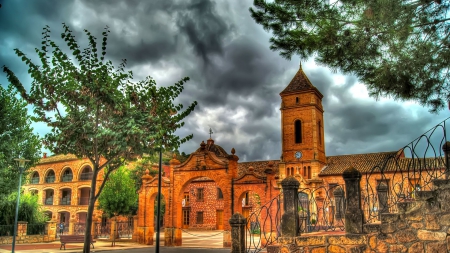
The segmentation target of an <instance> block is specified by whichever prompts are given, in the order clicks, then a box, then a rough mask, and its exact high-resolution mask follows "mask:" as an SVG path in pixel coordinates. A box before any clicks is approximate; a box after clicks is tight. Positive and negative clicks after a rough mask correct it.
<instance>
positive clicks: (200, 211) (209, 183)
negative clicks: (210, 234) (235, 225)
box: [180, 177, 224, 230]
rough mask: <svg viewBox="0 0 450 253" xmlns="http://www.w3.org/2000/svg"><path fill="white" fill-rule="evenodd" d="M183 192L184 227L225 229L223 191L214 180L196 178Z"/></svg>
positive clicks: (182, 219)
mask: <svg viewBox="0 0 450 253" xmlns="http://www.w3.org/2000/svg"><path fill="white" fill-rule="evenodd" d="M181 192H182V201H181V209H182V211H181V216H180V219H181V224H182V225H181V228H182V229H200V230H202V229H204V230H216V229H219V230H223V228H224V222H223V211H224V197H223V191H222V189H221V188H220V186H219V185H218V184H217V183H216V182H215V181H214V180H212V179H211V178H209V177H199V178H195V179H193V180H191V181H189V182H188V183H187V185H185V187H184V188H183V189H181Z"/></svg>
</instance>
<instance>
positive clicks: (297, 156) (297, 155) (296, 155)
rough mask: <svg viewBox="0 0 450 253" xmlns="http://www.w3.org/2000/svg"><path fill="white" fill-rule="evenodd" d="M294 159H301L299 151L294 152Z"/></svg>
mask: <svg viewBox="0 0 450 253" xmlns="http://www.w3.org/2000/svg"><path fill="white" fill-rule="evenodd" d="M295 158H297V159H300V158H302V152H300V151H297V152H295Z"/></svg>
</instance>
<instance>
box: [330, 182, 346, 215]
mask: <svg viewBox="0 0 450 253" xmlns="http://www.w3.org/2000/svg"><path fill="white" fill-rule="evenodd" d="M333 195H334V201H335V206H336V215H335V218H336V220H341V219H343V218H344V213H345V206H344V190H342V188H341V187H337V188H336V189H335V190H334V191H333Z"/></svg>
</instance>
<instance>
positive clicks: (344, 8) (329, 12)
mask: <svg viewBox="0 0 450 253" xmlns="http://www.w3.org/2000/svg"><path fill="white" fill-rule="evenodd" d="M449 6H450V1H449V0H434V1H433V0H417V1H409V0H408V1H387V0H336V1H330V0H275V1H270V2H266V1H265V0H254V8H250V12H251V15H252V17H253V19H254V20H255V21H256V22H257V23H258V24H261V25H262V26H263V27H264V29H266V30H268V31H271V32H272V33H273V37H272V38H271V39H270V42H271V47H270V48H271V49H272V50H276V51H280V54H281V55H282V56H283V57H285V58H287V59H290V58H291V57H292V55H294V54H298V55H300V57H301V58H308V57H311V56H314V58H315V60H316V62H318V63H320V64H323V65H326V66H328V67H330V68H331V69H333V70H338V69H339V70H341V71H342V72H344V73H350V74H354V75H356V76H357V77H358V78H359V79H360V80H361V81H362V82H364V83H365V84H366V86H367V88H368V90H369V92H370V95H371V96H374V97H375V98H379V97H380V96H392V97H393V98H395V99H400V100H414V101H417V102H419V103H420V104H422V105H425V106H429V107H430V108H431V111H432V112H437V111H439V110H441V109H443V108H444V106H445V104H446V103H447V102H448V101H450V87H449V85H450V82H449V75H450V73H449V66H450V37H449V35H450V16H449V15H448V9H449Z"/></svg>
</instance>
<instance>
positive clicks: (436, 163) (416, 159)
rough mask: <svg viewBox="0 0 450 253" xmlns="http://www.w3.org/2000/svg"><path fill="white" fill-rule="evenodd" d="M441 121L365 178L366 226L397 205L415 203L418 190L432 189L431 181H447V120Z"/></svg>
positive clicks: (381, 162) (376, 167)
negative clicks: (445, 179) (444, 179)
mask: <svg viewBox="0 0 450 253" xmlns="http://www.w3.org/2000/svg"><path fill="white" fill-rule="evenodd" d="M449 119H450V118H447V119H446V120H444V121H442V122H441V123H439V124H438V125H436V126H434V127H433V128H431V129H430V130H428V131H427V132H425V133H424V134H422V135H421V136H419V137H418V138H416V139H415V140H414V141H412V142H410V143H409V144H407V145H406V146H404V147H403V148H401V149H400V150H399V151H398V152H396V153H393V154H392V155H390V156H389V157H388V158H386V159H385V160H383V161H380V162H379V164H378V165H377V166H375V167H373V168H372V169H371V170H370V171H369V172H367V173H366V175H363V178H362V181H361V184H362V185H363V187H362V189H361V190H362V196H361V198H362V205H363V210H364V216H365V220H366V223H373V222H379V220H380V214H381V213H389V212H397V203H399V202H410V201H414V200H415V198H416V195H417V192H419V191H427V190H432V189H431V188H432V181H433V180H435V179H443V178H448V174H449V172H450V171H449V168H448V167H449V166H448V165H449V156H450V143H447V142H448V138H447V134H446V133H447V128H448V120H449Z"/></svg>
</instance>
